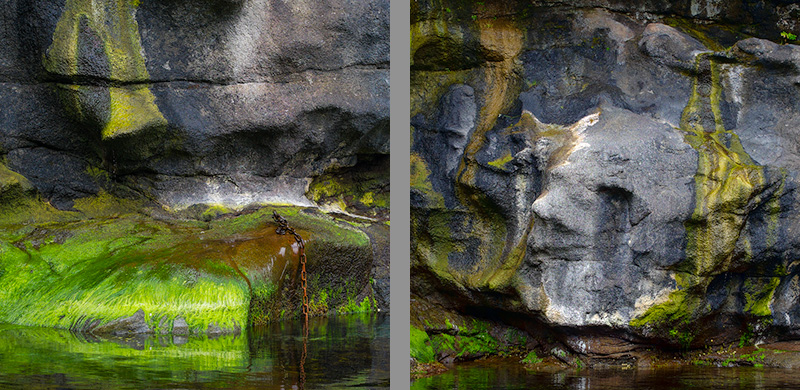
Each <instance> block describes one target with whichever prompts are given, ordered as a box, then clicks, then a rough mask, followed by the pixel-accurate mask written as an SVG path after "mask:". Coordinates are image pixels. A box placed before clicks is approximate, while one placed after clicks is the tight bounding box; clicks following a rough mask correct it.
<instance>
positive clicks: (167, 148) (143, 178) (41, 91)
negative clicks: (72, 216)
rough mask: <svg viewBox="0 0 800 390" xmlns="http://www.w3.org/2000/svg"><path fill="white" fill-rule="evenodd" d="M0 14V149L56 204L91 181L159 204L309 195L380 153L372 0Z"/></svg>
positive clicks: (383, 45)
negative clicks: (0, 104) (316, 185)
mask: <svg viewBox="0 0 800 390" xmlns="http://www.w3.org/2000/svg"><path fill="white" fill-rule="evenodd" d="M87 7H88V8H87ZM0 12H2V14H0V44H2V45H3V47H5V48H6V50H5V52H4V53H3V54H2V57H0V82H2V87H0V99H2V100H3V101H4V102H6V106H7V107H8V108H7V109H6V110H4V112H3V117H2V119H0V123H2V126H0V150H2V151H3V155H6V154H7V155H8V156H7V159H8V162H7V163H8V166H9V167H11V168H12V169H13V170H15V171H17V172H19V173H21V174H22V175H24V176H26V177H28V178H29V180H30V182H31V183H32V184H33V185H34V186H35V187H36V189H37V190H38V191H39V192H40V193H41V194H42V195H43V196H44V198H45V199H47V200H49V201H51V203H52V204H53V205H55V206H57V207H58V208H60V209H70V208H71V207H72V206H73V202H74V200H75V199H77V198H81V197H85V196H87V195H91V194H97V193H99V192H102V191H106V192H112V193H115V194H119V195H125V196H130V195H132V194H143V195H145V196H147V197H149V198H151V199H156V200H158V201H160V202H161V203H163V204H164V205H166V206H168V207H171V208H186V207H189V206H191V205H193V204H197V203H221V204H225V205H228V206H234V207H243V206H246V205H247V204H250V203H266V202H282V203H291V204H297V205H310V204H312V203H311V202H310V201H309V200H308V199H307V198H306V196H305V191H306V188H307V187H308V183H309V182H310V181H312V180H314V178H316V177H319V176H320V175H322V174H324V173H325V172H328V171H330V170H332V169H337V170H340V171H342V170H348V169H350V168H352V167H354V166H356V165H357V164H358V163H359V162H360V161H362V160H367V161H368V160H370V159H373V158H378V157H381V156H386V155H388V152H389V126H388V117H389V70H388V65H389V40H388V32H389V22H388V15H389V2H388V1H378V2H366V3H354V2H347V1H342V0H329V1H323V2H319V1H293V2H291V3H284V2H274V1H240V0H235V1H223V0H220V1H217V0H213V1H212V0H208V1H198V2H169V3H162V2H141V3H139V2H130V1H122V0H104V1H101V2H92V3H88V2H80V1H73V0H66V1H61V2H52V1H44V0H12V1H10V2H8V3H7V4H5V6H4V7H3V10H2V11H0ZM60 161H63V162H66V163H64V164H58V163H57V164H55V165H52V166H48V164H51V163H52V162H60ZM98 171H100V172H103V173H104V174H107V175H108V177H109V178H110V179H111V180H108V181H99V180H97V177H96V175H92V174H90V172H98ZM387 176H388V173H387ZM278 183H280V184H278Z"/></svg>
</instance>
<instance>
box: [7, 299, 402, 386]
mask: <svg viewBox="0 0 800 390" xmlns="http://www.w3.org/2000/svg"><path fill="white" fill-rule="evenodd" d="M308 333H309V334H308V336H309V337H308V344H307V356H306V359H305V364H304V371H305V374H306V377H305V386H304V387H305V388H306V389H339V388H345V387H350V386H360V387H366V388H375V389H388V388H389V318H388V316H376V315H348V316H336V317H330V318H311V319H309V329H308ZM302 354H303V326H302V321H292V322H282V323H274V324H270V325H268V326H264V327H259V328H250V329H248V330H247V331H246V332H244V333H243V334H242V335H239V336H233V335H230V336H222V337H219V338H215V339H209V338H208V337H205V336H202V337H172V336H162V337H155V336H153V337H142V338H128V339H93V338H86V337H81V336H77V335H74V334H72V333H70V332H67V331H60V330H53V329H45V328H25V327H18V326H12V325H0V387H3V388H7V387H12V388H25V389H52V388H70V389H110V388H114V389H120V388H131V389H133V388H136V389H140V388H209V387H212V388H237V389H255V388H258V389H292V388H301V387H303V386H302V383H301V380H300V362H301V359H302Z"/></svg>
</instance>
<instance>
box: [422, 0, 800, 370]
mask: <svg viewBox="0 0 800 390" xmlns="http://www.w3.org/2000/svg"><path fill="white" fill-rule="evenodd" d="M574 3H575V4H572V5H564V4H562V3H561V2H547V1H544V2H534V3H533V4H527V3H526V4H517V3H515V2H513V1H507V2H495V3H493V4H489V2H485V3H475V4H474V5H472V6H467V7H464V6H458V5H456V4H455V3H453V4H450V3H448V2H415V5H414V6H412V26H411V31H412V34H411V35H412V44H411V46H412V52H411V56H412V59H411V60H412V72H411V84H412V93H411V96H412V104H411V111H412V119H411V127H412V132H413V141H412V157H411V162H412V178H411V199H412V275H414V276H413V277H412V295H415V296H416V298H415V299H421V300H424V301H427V302H430V303H434V304H436V305H438V306H440V307H442V308H443V309H445V310H457V311H459V312H460V313H461V314H462V315H463V314H466V315H472V316H477V317H482V318H486V319H489V320H493V321H500V320H502V321H505V322H506V323H508V324H511V325H514V326H518V327H520V328H523V329H526V330H528V331H529V333H531V334H532V335H534V336H536V335H537V334H539V335H542V334H546V335H547V337H548V338H550V339H551V340H552V339H557V340H559V341H560V342H561V343H562V345H563V347H565V348H567V349H568V350H569V351H571V352H573V353H578V354H585V355H589V356H595V357H599V356H611V355H613V356H615V357H619V356H620V354H625V353H629V352H631V351H634V350H636V349H638V348H645V347H651V346H653V345H657V346H662V347H674V348H678V347H683V348H694V347H702V346H705V345H710V344H717V343H725V342H731V341H736V340H740V341H741V340H746V341H747V342H752V341H755V340H786V339H794V338H796V337H797V336H798V334H800V333H798V332H799V331H800V327H799V325H798V321H800V311H798V308H800V302H798V300H797V299H798V295H800V290H798V282H797V281H798V275H797V274H798V272H799V271H800V270H798V269H797V268H796V264H795V259H796V258H797V253H798V250H799V249H800V240H798V238H797V237H795V235H794V234H793V233H792V232H794V231H796V230H797V229H798V228H800V212H798V208H797V206H796V205H797V204H798V201H799V200H800V199H798V194H797V192H796V191H795V189H796V188H797V184H798V179H797V174H798V172H800V165H798V161H800V160H799V158H800V149H798V147H799V146H800V144H798V141H797V131H798V129H800V127H799V126H798V125H800V123H799V122H798V119H799V118H800V106H799V105H798V102H800V99H799V98H800V93H798V90H797V88H796V82H797V80H798V77H799V76H800V47H798V46H795V45H791V44H786V45H782V44H779V42H781V36H780V34H779V33H780V31H781V29H783V30H784V31H788V30H787V29H788V27H785V26H786V25H787V24H786V22H785V20H784V19H785V18H784V16H782V15H784V14H786V13H790V10H789V11H787V10H786V9H784V8H781V10H783V11H780V12H783V13H780V12H777V13H776V12H775V11H774V8H771V7H772V6H768V5H763V8H761V7H762V6H761V5H759V6H756V5H754V3H750V2H727V3H725V4H721V3H719V2H695V1H692V2H691V3H689V2H678V3H669V4H668V3H664V2H647V1H637V2H625V3H624V4H623V3H621V2H620V3H617V2H606V1H585V2H574ZM754 7H755V8H754ZM779 8H780V7H779ZM787 9H788V8H787ZM751 18H752V19H751ZM782 18H784V19H782ZM752 23H756V24H757V25H758V26H759V27H757V28H754V25H753V24H752ZM780 26H784V27H780ZM776 42H778V43H776ZM454 134H457V135H458V136H461V137H465V138H464V139H465V142H462V141H461V140H460V139H459V138H458V137H454V136H453V135H454ZM442 151H445V152H444V153H443V152H442ZM423 297H424V298H423ZM419 316H421V317H424V314H419ZM412 322H414V321H412ZM416 322H417V323H424V321H423V320H421V319H419V320H418V321H416ZM542 337H545V336H542ZM712 340H713V341H712ZM548 348H549V347H548Z"/></svg>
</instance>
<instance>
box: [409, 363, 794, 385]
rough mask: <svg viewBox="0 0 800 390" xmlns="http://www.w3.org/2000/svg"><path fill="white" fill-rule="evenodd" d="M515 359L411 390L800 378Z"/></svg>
mask: <svg viewBox="0 0 800 390" xmlns="http://www.w3.org/2000/svg"><path fill="white" fill-rule="evenodd" d="M518 360H519V359H517V360H510V359H496V360H491V361H485V362H472V363H464V364H458V365H456V366H455V367H454V368H452V369H451V370H449V371H447V372H445V373H444V374H442V375H437V376H433V377H430V378H422V379H418V380H416V381H414V382H412V384H411V389H412V390H423V389H425V390H444V389H447V390H450V389H475V390H478V389H507V390H511V389H576V390H578V389H579V390H589V389H659V390H661V389H666V390H669V389H676V390H677V389H715V390H722V389H798V388H800V373H798V372H796V371H794V370H787V369H769V368H755V367H730V368H711V367H694V366H688V367H681V368H670V369H666V368H665V369H649V370H635V369H632V370H622V369H605V370H586V369H584V370H574V369H570V370H558V371H552V372H537V371H527V370H526V369H525V368H524V367H523V366H522V365H520V364H519V363H518V362H517V361H518Z"/></svg>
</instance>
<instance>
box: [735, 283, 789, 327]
mask: <svg viewBox="0 0 800 390" xmlns="http://www.w3.org/2000/svg"><path fill="white" fill-rule="evenodd" d="M780 281H781V280H780V278H778V277H772V278H748V279H747V280H745V282H744V286H743V288H742V292H743V293H744V298H745V305H744V311H745V312H746V313H750V314H752V315H754V316H759V317H764V316H770V315H772V310H770V308H769V303H770V302H771V301H772V297H773V296H774V295H775V289H776V288H778V284H780Z"/></svg>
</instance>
